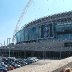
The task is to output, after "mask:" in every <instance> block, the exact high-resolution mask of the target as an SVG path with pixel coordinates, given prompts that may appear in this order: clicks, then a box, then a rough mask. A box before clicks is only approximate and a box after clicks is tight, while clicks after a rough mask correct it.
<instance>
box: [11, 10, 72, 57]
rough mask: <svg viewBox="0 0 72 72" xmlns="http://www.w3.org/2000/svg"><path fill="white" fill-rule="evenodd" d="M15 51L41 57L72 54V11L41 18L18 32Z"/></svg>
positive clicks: (23, 54) (25, 55) (26, 55)
mask: <svg viewBox="0 0 72 72" xmlns="http://www.w3.org/2000/svg"><path fill="white" fill-rule="evenodd" d="M14 47H15V48H14V49H12V48H11V50H13V51H14V53H16V54H17V55H18V54H20V55H19V56H21V55H22V56H24V57H28V56H37V57H39V58H50V57H54V58H55V57H59V58H64V57H67V56H71V55H72V12H71V11H69V12H65V13H59V14H55V15H52V16H48V17H44V18H40V19H38V20H35V21H33V22H31V23H29V24H27V25H26V26H25V27H24V28H23V29H21V30H20V31H18V32H17V33H16V45H14Z"/></svg>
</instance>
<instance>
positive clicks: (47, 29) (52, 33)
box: [16, 23, 72, 42]
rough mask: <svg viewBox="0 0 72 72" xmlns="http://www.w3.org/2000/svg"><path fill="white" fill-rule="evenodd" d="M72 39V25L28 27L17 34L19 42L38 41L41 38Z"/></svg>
mask: <svg viewBox="0 0 72 72" xmlns="http://www.w3.org/2000/svg"><path fill="white" fill-rule="evenodd" d="M51 37H52V38H56V39H60V40H64V39H72V23H62V24H60V23H57V24H53V23H52V24H51V23H50V24H47V23H46V24H44V25H40V26H38V25H36V26H32V27H27V28H24V29H22V30H20V31H19V32H17V33H16V40H17V42H23V41H31V40H37V39H39V38H51Z"/></svg>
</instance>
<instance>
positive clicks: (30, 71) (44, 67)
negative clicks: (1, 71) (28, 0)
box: [9, 57, 72, 72]
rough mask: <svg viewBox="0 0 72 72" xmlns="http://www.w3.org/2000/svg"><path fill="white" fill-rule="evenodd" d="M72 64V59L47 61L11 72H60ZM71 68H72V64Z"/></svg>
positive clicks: (40, 61)
mask: <svg viewBox="0 0 72 72" xmlns="http://www.w3.org/2000/svg"><path fill="white" fill-rule="evenodd" d="M71 62H72V57H69V58H66V59H62V60H49V59H45V60H39V61H38V62H36V63H33V64H31V65H26V66H24V67H21V68H18V69H15V70H12V71H9V72H59V71H60V69H61V67H64V66H65V65H67V66H69V65H68V64H69V63H70V64H71ZM67 66H66V67H67ZM70 66H72V64H71V65H70Z"/></svg>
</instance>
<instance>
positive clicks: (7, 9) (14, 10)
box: [0, 0, 72, 44]
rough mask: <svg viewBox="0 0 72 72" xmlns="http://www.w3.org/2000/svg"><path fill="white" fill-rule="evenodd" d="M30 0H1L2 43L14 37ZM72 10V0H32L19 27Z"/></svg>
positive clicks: (0, 24) (0, 39)
mask: <svg viewBox="0 0 72 72" xmlns="http://www.w3.org/2000/svg"><path fill="white" fill-rule="evenodd" d="M27 2H28V0H0V44H1V43H2V44H4V41H5V44H7V38H12V37H13V33H14V30H15V28H16V24H17V21H18V19H19V17H20V16H21V13H22V12H23V9H24V8H25V6H26V4H27ZM66 11H72V0H31V2H30V5H29V7H28V8H27V10H26V12H25V14H24V15H23V18H22V19H21V21H20V23H19V25H20V27H19V29H20V28H21V27H22V26H24V25H25V24H28V23H29V22H31V21H33V20H35V19H39V18H41V17H44V16H49V15H53V14H57V13H62V12H66Z"/></svg>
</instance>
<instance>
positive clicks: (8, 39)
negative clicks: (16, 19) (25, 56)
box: [7, 38, 11, 57]
mask: <svg viewBox="0 0 72 72" xmlns="http://www.w3.org/2000/svg"><path fill="white" fill-rule="evenodd" d="M10 39H11V38H7V46H8V44H10ZM8 41H9V42H8ZM8 48H9V57H10V46H9V47H8Z"/></svg>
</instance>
